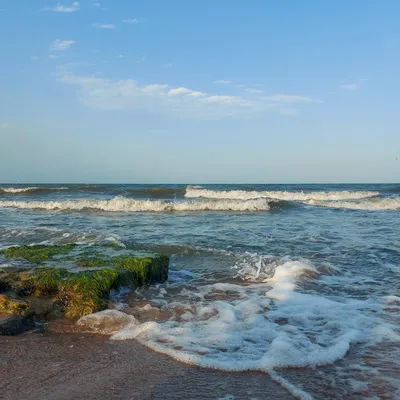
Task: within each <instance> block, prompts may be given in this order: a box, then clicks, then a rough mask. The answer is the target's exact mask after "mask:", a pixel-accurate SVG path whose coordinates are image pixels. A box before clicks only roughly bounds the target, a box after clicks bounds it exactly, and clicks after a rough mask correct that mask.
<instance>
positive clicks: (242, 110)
mask: <svg viewBox="0 0 400 400" xmlns="http://www.w3.org/2000/svg"><path fill="white" fill-rule="evenodd" d="M70 68H71V67H67V66H66V67H63V68H60V69H59V72H58V79H59V81H60V82H62V83H64V84H68V85H74V86H76V87H77V88H78V91H79V95H80V99H81V101H82V103H83V104H84V105H85V106H87V107H92V108H98V109H103V110H135V109H138V110H144V111H146V112H150V113H167V114H169V115H176V116H178V117H188V118H216V117H228V116H229V117H230V116H244V115H252V114H254V113H261V112H265V111H266V110H268V109H276V111H277V112H281V113H282V114H285V115H288V113H291V115H293V113H294V112H293V111H290V110H289V109H287V110H286V109H285V107H283V106H284V104H285V103H284V102H278V101H275V102H265V101H261V100H260V99H258V98H254V97H253V98H246V97H243V96H231V95H226V94H223V93H222V94H221V93H219V94H218V93H214V94H207V93H204V92H201V91H198V90H193V89H190V88H187V87H183V86H180V87H171V86H170V85H168V84H147V85H142V84H139V83H138V82H137V81H136V80H133V79H126V80H108V79H102V78H99V77H95V76H80V75H76V74H74V73H73V72H71V69H70ZM292 97H295V98H297V100H298V98H302V97H301V96H292ZM272 98H274V99H277V98H279V99H281V100H282V96H280V95H278V96H272ZM284 99H285V100H287V98H286V97H285V98H284ZM303 101H304V100H303ZM279 110H281V111H279ZM288 110H289V111H288Z"/></svg>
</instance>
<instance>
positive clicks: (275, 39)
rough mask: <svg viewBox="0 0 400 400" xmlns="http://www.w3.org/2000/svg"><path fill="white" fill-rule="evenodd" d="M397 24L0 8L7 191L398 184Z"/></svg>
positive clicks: (329, 5) (199, 7)
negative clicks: (110, 185) (74, 186)
mask: <svg viewBox="0 0 400 400" xmlns="http://www.w3.org/2000/svg"><path fill="white" fill-rule="evenodd" d="M399 15H400V3H399V2H398V1H394V0H386V1H382V2H378V1H375V0H374V1H370V0H363V1H361V0H351V1H348V0H346V1H344V0H337V1H316V0H308V1H295V0H291V1H289V0H281V1H272V0H271V1H267V0H249V1H244V0H240V1H239V0H230V1H228V0H219V1H211V0H202V1H187V0H171V1H167V0H157V1H156V0H146V1H129V0H118V1H115V0H113V1H111V0H99V1H93V0H81V1H79V2H73V1H69V0H68V1H64V0H63V1H61V2H57V1H56V2H54V1H52V0H40V1H38V0H29V1H28V0H26V1H22V0H0V51H1V62H0V181H1V182H95V183H97V182H132V183H135V182H138V183H142V182H159V183H163V182H171V183H172V182H177V183H179V182H185V183H195V182H201V183H207V182H218V183H224V182H226V183H230V182H237V183H240V182H243V183H246V182H254V183H257V182H260V183H264V182H265V183H270V182H271V183H288V182H293V183H296V182H399V181H400V161H396V156H397V157H399V158H400V115H399V114H400V113H399V111H400V109H399V108H400V105H399V104H400V101H399V93H400V79H399V78H398V74H399V72H398V71H400V24H399V23H398V20H399V18H398V17H399Z"/></svg>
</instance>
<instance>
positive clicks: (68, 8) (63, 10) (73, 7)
mask: <svg viewBox="0 0 400 400" xmlns="http://www.w3.org/2000/svg"><path fill="white" fill-rule="evenodd" d="M79 9H80V5H79V3H78V2H77V1H75V2H74V3H72V5H70V6H63V5H61V4H60V3H58V4H57V5H56V6H54V7H45V8H44V9H43V10H44V11H53V12H61V13H71V12H74V11H78V10H79Z"/></svg>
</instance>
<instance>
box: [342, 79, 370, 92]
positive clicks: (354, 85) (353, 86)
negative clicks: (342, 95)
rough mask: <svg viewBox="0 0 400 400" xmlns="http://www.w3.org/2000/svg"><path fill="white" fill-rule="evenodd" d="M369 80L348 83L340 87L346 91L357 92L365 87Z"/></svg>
mask: <svg viewBox="0 0 400 400" xmlns="http://www.w3.org/2000/svg"><path fill="white" fill-rule="evenodd" d="M367 80H368V79H366V78H362V79H359V80H358V82H353V83H346V84H344V85H340V88H341V89H345V90H355V89H358V88H359V87H361V86H362V85H363V83H364V82H366V81H367Z"/></svg>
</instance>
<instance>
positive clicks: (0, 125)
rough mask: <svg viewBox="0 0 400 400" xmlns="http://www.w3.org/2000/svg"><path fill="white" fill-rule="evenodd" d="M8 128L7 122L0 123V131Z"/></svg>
mask: <svg viewBox="0 0 400 400" xmlns="http://www.w3.org/2000/svg"><path fill="white" fill-rule="evenodd" d="M8 127H9V125H8V123H7V122H2V123H0V129H6V128H8Z"/></svg>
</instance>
